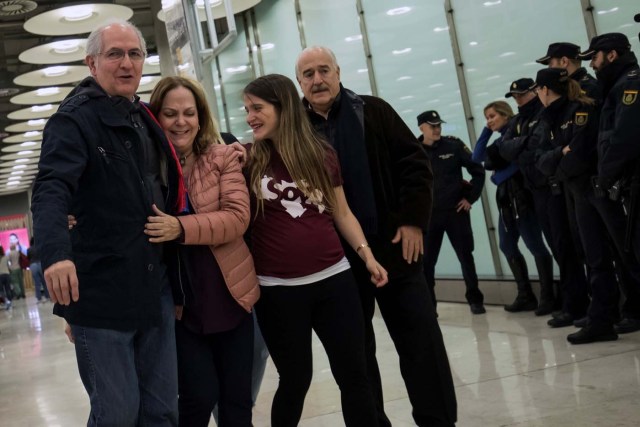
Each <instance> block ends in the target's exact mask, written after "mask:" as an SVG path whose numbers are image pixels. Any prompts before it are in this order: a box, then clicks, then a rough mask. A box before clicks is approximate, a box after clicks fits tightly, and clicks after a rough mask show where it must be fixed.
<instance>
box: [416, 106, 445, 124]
mask: <svg viewBox="0 0 640 427" xmlns="http://www.w3.org/2000/svg"><path fill="white" fill-rule="evenodd" d="M423 123H427V124H430V125H439V124H440V123H446V122H445V121H444V120H442V119H441V118H440V114H438V112H437V111H435V110H429V111H425V112H424V113H420V114H419V115H418V126H420V125H421V124H423Z"/></svg>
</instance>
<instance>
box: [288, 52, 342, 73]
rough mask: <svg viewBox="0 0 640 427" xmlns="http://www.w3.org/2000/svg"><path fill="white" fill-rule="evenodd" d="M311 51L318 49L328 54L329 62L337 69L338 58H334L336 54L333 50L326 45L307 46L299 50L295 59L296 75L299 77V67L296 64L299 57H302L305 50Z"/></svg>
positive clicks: (298, 61)
mask: <svg viewBox="0 0 640 427" xmlns="http://www.w3.org/2000/svg"><path fill="white" fill-rule="evenodd" d="M313 51H320V52H324V53H326V54H327V55H329V58H331V62H332V63H333V64H332V65H333V66H334V67H335V68H336V69H338V68H339V67H338V60H337V59H336V54H335V53H333V51H332V50H331V49H329V48H328V47H325V46H309V47H307V48H305V49H303V50H302V52H300V55H298V59H296V77H297V78H300V68H299V66H298V64H299V63H300V58H301V57H302V55H304V54H305V53H307V52H313Z"/></svg>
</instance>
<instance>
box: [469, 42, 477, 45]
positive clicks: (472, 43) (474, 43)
mask: <svg viewBox="0 0 640 427" xmlns="http://www.w3.org/2000/svg"><path fill="white" fill-rule="evenodd" d="M469 46H478V42H469Z"/></svg>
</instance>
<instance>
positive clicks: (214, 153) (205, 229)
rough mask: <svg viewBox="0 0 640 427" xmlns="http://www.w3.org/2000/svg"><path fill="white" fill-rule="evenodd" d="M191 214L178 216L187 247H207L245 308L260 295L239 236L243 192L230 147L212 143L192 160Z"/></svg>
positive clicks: (246, 213) (244, 215)
mask: <svg viewBox="0 0 640 427" xmlns="http://www.w3.org/2000/svg"><path fill="white" fill-rule="evenodd" d="M186 185H187V190H188V191H189V198H190V200H191V204H192V206H193V209H194V211H195V212H196V214H194V215H186V216H181V217H178V219H179V220H180V222H181V223H182V227H183V228H184V233H185V240H184V243H185V244H187V245H209V247H210V248H211V252H213V256H214V257H215V259H216V261H217V262H218V264H219V265H220V270H221V271H222V274H223V275H224V279H225V281H226V284H227V287H228V288H229V292H230V293H231V295H232V296H233V298H235V300H236V301H237V302H238V304H240V306H242V307H243V308H244V309H245V310H247V311H251V308H252V307H253V305H254V304H255V303H256V301H257V300H258V298H259V297H260V287H259V286H258V278H257V277H256V271H255V268H254V266H253V258H252V257H251V254H250V253H249V248H248V247H247V245H246V243H245V242H244V239H243V238H242V235H243V234H244V232H245V231H246V230H247V227H248V226H249V219H250V215H251V214H250V210H249V192H248V190H247V186H246V184H245V180H244V176H243V175H242V169H241V167H240V163H239V161H238V159H237V152H236V150H235V149H234V148H232V147H229V146H226V145H213V146H211V147H210V148H209V150H208V151H207V152H206V153H204V154H202V155H200V156H199V157H198V159H196V163H195V164H194V166H193V168H192V170H191V175H190V176H189V179H188V182H186Z"/></svg>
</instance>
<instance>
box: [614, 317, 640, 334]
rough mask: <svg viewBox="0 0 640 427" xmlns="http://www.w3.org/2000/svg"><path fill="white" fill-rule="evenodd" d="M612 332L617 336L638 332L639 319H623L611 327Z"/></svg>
mask: <svg viewBox="0 0 640 427" xmlns="http://www.w3.org/2000/svg"><path fill="white" fill-rule="evenodd" d="M613 330H614V331H615V332H616V333H617V334H629V333H631V332H635V331H640V319H631V318H629V317H625V318H624V319H622V320H621V321H620V322H618V323H616V324H615V325H614V326H613Z"/></svg>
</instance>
